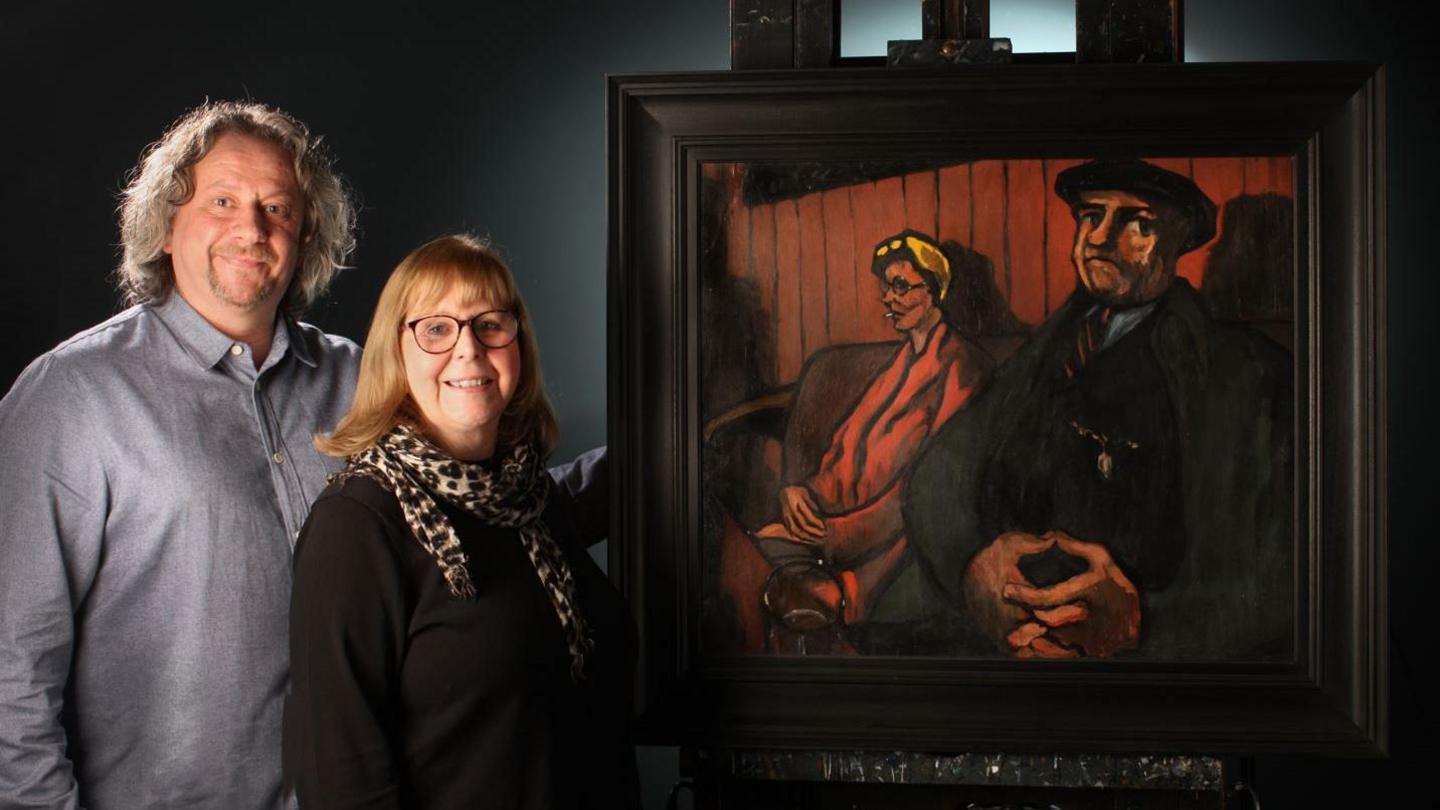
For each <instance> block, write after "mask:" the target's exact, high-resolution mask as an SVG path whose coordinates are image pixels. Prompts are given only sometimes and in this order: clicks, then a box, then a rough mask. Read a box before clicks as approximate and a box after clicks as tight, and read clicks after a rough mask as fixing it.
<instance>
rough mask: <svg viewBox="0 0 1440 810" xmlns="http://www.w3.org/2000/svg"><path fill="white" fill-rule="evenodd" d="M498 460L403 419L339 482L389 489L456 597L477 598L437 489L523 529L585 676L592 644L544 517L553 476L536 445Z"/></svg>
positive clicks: (574, 666) (489, 519)
mask: <svg viewBox="0 0 1440 810" xmlns="http://www.w3.org/2000/svg"><path fill="white" fill-rule="evenodd" d="M498 461H499V465H498V466H499V469H498V470H493V469H491V468H490V467H489V465H485V464H481V463H476V462H468V461H461V460H459V459H456V458H452V457H451V456H449V455H447V454H446V453H445V452H444V451H442V450H440V448H438V447H436V446H435V445H434V443H432V442H431V441H430V440H429V439H427V438H425V437H424V436H423V435H421V434H420V433H419V432H418V431H417V430H415V429H414V428H413V427H411V426H409V425H404V424H401V425H398V426H396V427H395V428H393V429H392V430H391V431H390V432H389V433H387V434H385V435H384V436H381V437H380V440H379V441H378V442H376V444H375V446H373V447H371V448H370V449H368V450H365V451H363V452H360V453H356V454H355V455H353V456H351V457H350V459H349V462H348V463H347V464H346V466H345V469H344V470H342V471H341V472H339V473H337V474H336V475H335V476H332V479H343V478H349V477H352V476H357V475H363V476H368V477H370V478H374V479H375V480H376V481H378V482H380V484H381V485H383V486H384V487H385V488H386V489H388V490H390V492H392V493H393V494H394V495H395V498H396V500H398V501H399V502H400V510H401V511H402V512H403V513H404V514H405V522H406V524H408V525H409V527H410V531H411V532H413V533H414V535H415V539H417V540H419V541H420V545H421V546H423V547H424V548H425V551H427V552H429V554H430V556H431V557H434V558H435V563H436V565H438V566H439V567H440V573H442V574H443V575H444V576H445V583H446V585H448V586H449V589H450V595H451V596H453V597H455V598H456V599H473V598H474V597H475V586H474V584H473V583H472V582H471V579H470V569H469V561H468V560H467V559H466V556H465V552H464V551H463V550H462V549H461V546H460V538H459V537H458V536H456V534H455V528H454V527H453V526H452V525H450V520H449V519H448V518H446V517H445V514H444V513H443V512H441V511H440V508H439V506H437V505H436V503H435V500H434V498H432V497H431V496H430V492H434V493H436V494H438V495H439V496H440V497H441V498H444V499H445V500H446V501H447V502H449V503H451V504H454V505H455V506H458V507H460V508H461V509H464V510H465V511H466V512H469V513H470V514H472V515H475V516H476V517H478V518H480V519H481V520H483V521H485V522H486V523H489V524H491V525H493V526H499V527H502V528H506V529H518V530H519V533H520V542H521V543H522V544H523V545H524V547H525V553H526V555H528V556H529V557H530V564H531V565H533V566H535V573H536V574H537V575H538V576H539V577H540V584H541V585H542V586H544V588H545V591H546V592H547V593H548V594H549V595H550V601H551V603H552V604H554V606H555V613H556V615H558V616H559V617H560V627H561V628H562V629H563V630H564V631H565V643H566V645H567V646H568V647H569V648H570V674H571V676H572V677H573V678H575V679H576V680H579V679H581V678H582V677H583V676H584V669H585V654H586V653H587V652H589V650H590V649H591V647H592V646H593V642H592V641H591V639H590V632H589V627H588V626H587V625H586V623H585V618H584V617H583V616H581V615H580V611H579V608H578V606H577V605H576V602H575V578H574V575H573V574H572V572H571V570H570V564H569V563H568V562H567V561H566V559H565V555H564V553H562V552H561V551H560V547H559V546H558V545H556V543H555V540H554V539H553V538H551V537H550V530H549V528H548V527H547V526H546V525H545V521H544V520H541V514H542V513H543V512H544V511H545V501H546V498H547V496H548V495H549V491H550V476H549V474H547V473H546V472H545V469H544V467H543V466H542V465H541V463H540V458H539V453H538V452H536V450H535V448H534V447H531V446H530V445H519V446H516V447H514V448H512V449H511V450H509V451H508V452H507V453H506V454H505V455H504V456H503V457H502V458H499V459H498ZM427 490H429V491H428V492H427Z"/></svg>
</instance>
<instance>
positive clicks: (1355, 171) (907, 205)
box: [608, 65, 1387, 754]
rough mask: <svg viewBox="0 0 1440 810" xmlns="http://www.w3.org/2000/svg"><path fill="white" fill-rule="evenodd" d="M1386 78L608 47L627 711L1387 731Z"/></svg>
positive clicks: (1295, 745)
mask: <svg viewBox="0 0 1440 810" xmlns="http://www.w3.org/2000/svg"><path fill="white" fill-rule="evenodd" d="M1383 85H1384V82H1383V73H1377V72H1376V69H1375V68H1374V67H1373V66H1364V65H1168V66H1155V67H1145V66H1140V67H1139V68H1136V69H1134V70H1131V69H1129V68H1122V67H1121V66H1109V65H1101V66H1083V65H1051V66H1041V65H1034V66H1019V65H1011V66H1006V67H1005V68H1004V69H999V68H996V69H993V70H992V69H989V68H980V67H973V66H972V69H967V70H964V71H955V72H950V73H943V74H941V73H929V72H925V71H898V70H896V71H890V70H873V71H872V70H861V69H855V70H833V71H819V72H804V71H796V72H783V73H772V72H765V71H756V72H737V73H731V74H673V75H672V74H667V75H663V76H634V77H617V78H614V79H612V81H611V88H610V89H611V93H610V98H609V109H610V129H609V135H608V143H609V145H610V161H611V162H610V176H611V185H610V205H611V208H610V212H611V218H610V222H611V241H610V246H611V254H610V269H611V276H610V280H611V284H610V288H609V304H610V315H611V320H610V332H609V340H610V353H609V364H610V366H609V368H610V375H611V382H610V391H609V394H610V398H609V405H610V413H611V431H610V445H611V448H612V455H613V459H612V470H611V477H612V482H613V504H612V505H613V507H614V509H613V512H612V516H613V526H612V535H611V537H612V543H611V546H610V575H611V577H612V578H613V579H614V580H615V581H616V583H617V584H618V585H619V587H620V588H621V590H622V592H623V593H624V594H625V595H626V597H627V599H628V600H629V601H630V604H631V606H632V609H633V610H634V612H635V615H636V618H637V621H638V625H639V630H640V635H641V642H642V643H641V656H640V659H639V662H638V670H637V672H638V674H639V679H640V690H639V693H638V697H639V699H640V703H639V708H640V712H641V718H642V719H641V728H642V733H644V734H646V735H647V736H648V737H649V738H650V739H653V740H656V741H666V742H674V741H679V742H682V743H690V744H696V745H702V746H715V745H726V746H761V747H776V746H779V747H785V748H805V747H820V748H826V749H838V748H845V747H858V748H867V749H870V748H886V749H893V750H912V751H913V750H925V751H946V750H951V751H953V750H968V751H979V750H1007V751H1009V750H1026V751H1046V752H1049V751H1056V750H1085V751H1139V750H1153V751H1158V750H1166V751H1200V752H1206V753H1214V752H1218V751H1257V750H1261V749H1265V750H1272V751H1277V750H1284V751H1309V752H1325V753H1342V752H1349V753H1361V754H1368V753H1373V752H1374V751H1376V750H1378V749H1379V748H1383V745H1384V742H1383V741H1384V736H1385V729H1384V722H1385V717H1386V716H1387V715H1386V709H1385V699H1386V696H1385V689H1384V685H1385V683H1386V672H1385V661H1386V656H1385V653H1384V640H1385V638H1386V632H1387V631H1386V619H1385V617H1386V612H1385V588H1384V583H1385V573H1384V572H1385V544H1384V536H1385V510H1384V490H1383V475H1381V471H1382V470H1383V469H1384V459H1383V448H1384V446H1385V434H1384V396H1383V392H1384V391H1385V384H1384V364H1383V362H1382V361H1381V359H1380V358H1383V356H1384V340H1383V336H1384V307H1383V301H1384V292H1383V291H1384V250H1383V245H1384V242H1383V238H1382V236H1381V235H1382V234H1383V231H1384V206H1383V200H1384V199H1385V195H1384V182H1383V180H1384V159H1383V158H1384V150H1383V144H1384V133H1383V126H1382V124H1383V121H1384V104H1383V100H1384V92H1383ZM1122 101H1123V103H1122Z"/></svg>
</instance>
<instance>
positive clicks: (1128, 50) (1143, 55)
mask: <svg viewBox="0 0 1440 810" xmlns="http://www.w3.org/2000/svg"><path fill="white" fill-rule="evenodd" d="M1184 23H1185V2H1184V0H1075V61H1076V62H1100V63H1114V64H1134V63H1137V62H1162V63H1164V62H1183V61H1185V47H1184V45H1185V38H1184V36H1183V33H1184Z"/></svg>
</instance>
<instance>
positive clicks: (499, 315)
mask: <svg viewBox="0 0 1440 810" xmlns="http://www.w3.org/2000/svg"><path fill="white" fill-rule="evenodd" d="M405 326H406V328H408V329H409V330H410V331H411V332H413V333H414V334H415V344H416V345H418V346H419V347H420V350H421V351H424V352H427V353H429V354H444V353H445V352H448V351H450V350H451V349H453V348H455V344H456V343H459V342H460V330H462V329H464V328H465V327H466V326H469V327H470V331H471V333H473V334H474V335H475V339H476V340H478V341H480V345H482V346H484V347H485V348H487V349H503V348H505V347H506V346H509V345H510V344H511V343H514V342H515V336H516V335H518V334H519V333H520V321H519V320H518V319H516V317H515V314H514V313H512V312H510V311H508V310H503V309H496V310H491V311H490V312H482V313H480V314H479V315H476V316H475V317H473V318H471V319H470V320H468V321H462V320H460V319H459V318H452V317H451V316H449V315H427V316H425V317H424V318H416V319H415V320H413V321H410V322H409V323H407V324H405Z"/></svg>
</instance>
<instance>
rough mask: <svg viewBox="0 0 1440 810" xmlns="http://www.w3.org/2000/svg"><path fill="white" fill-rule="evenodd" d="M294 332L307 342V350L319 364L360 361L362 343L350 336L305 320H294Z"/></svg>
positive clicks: (355, 363) (347, 364)
mask: <svg viewBox="0 0 1440 810" xmlns="http://www.w3.org/2000/svg"><path fill="white" fill-rule="evenodd" d="M293 323H294V327H295V328H294V332H293V334H294V335H295V336H296V337H297V338H298V339H299V340H300V341H301V342H303V343H304V344H305V349H306V351H308V352H309V354H310V356H311V357H312V358H314V359H315V362H316V364H317V365H320V366H324V365H326V364H327V363H328V364H338V365H342V366H356V365H358V364H359V362H360V345H359V344H357V343H356V342H355V341H353V340H351V339H350V338H347V337H343V336H341V335H334V334H330V333H329V332H326V331H325V330H323V329H321V328H320V327H318V326H316V325H314V324H312V323H306V322H305V321H294V322H293Z"/></svg>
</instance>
